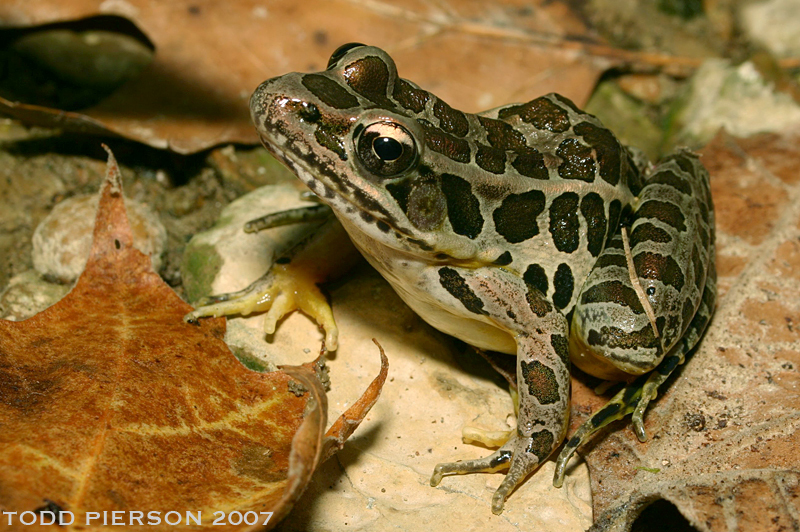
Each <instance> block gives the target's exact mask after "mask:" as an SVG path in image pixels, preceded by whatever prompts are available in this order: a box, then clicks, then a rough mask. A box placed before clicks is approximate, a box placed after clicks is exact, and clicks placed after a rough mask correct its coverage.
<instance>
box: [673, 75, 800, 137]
mask: <svg viewBox="0 0 800 532" xmlns="http://www.w3.org/2000/svg"><path fill="white" fill-rule="evenodd" d="M674 116H675V117H676V124H677V125H678V130H677V131H676V132H675V135H674V138H673V140H672V142H673V144H688V145H690V146H698V145H703V144H705V143H706V142H708V141H709V140H711V139H712V138H713V137H714V135H716V133H717V132H718V131H719V130H720V129H721V128H724V129H725V130H726V131H727V132H728V133H730V134H732V135H735V136H740V137H747V136H750V135H753V134H755V133H762V132H770V131H783V130H784V129H787V128H790V127H792V126H797V125H800V106H799V105H798V104H797V103H796V102H795V101H794V100H792V98H791V96H789V95H788V94H785V93H782V92H777V91H775V88H774V87H773V85H772V84H771V83H770V82H768V81H767V80H765V79H764V78H763V77H762V76H761V74H760V73H759V72H758V70H757V69H756V68H755V66H753V64H752V63H750V62H746V63H742V64H741V65H739V66H732V65H731V64H730V62H728V61H727V60H723V59H710V60H708V61H706V62H705V63H703V65H702V66H701V67H700V68H699V69H697V71H696V72H695V74H694V76H693V77H692V79H691V81H690V83H689V88H688V93H687V94H686V95H685V96H684V97H683V98H681V100H680V102H679V106H678V109H676V111H675V113H674Z"/></svg>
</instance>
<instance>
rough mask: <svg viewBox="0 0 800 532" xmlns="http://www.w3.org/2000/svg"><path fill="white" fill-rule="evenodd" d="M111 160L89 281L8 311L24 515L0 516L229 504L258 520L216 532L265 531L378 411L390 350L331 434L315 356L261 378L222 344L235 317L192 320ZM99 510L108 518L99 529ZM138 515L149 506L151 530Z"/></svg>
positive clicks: (8, 384) (4, 382)
mask: <svg viewBox="0 0 800 532" xmlns="http://www.w3.org/2000/svg"><path fill="white" fill-rule="evenodd" d="M109 156H110V157H109V168H108V175H107V179H106V183H105V186H104V187H103V191H102V196H101V202H100V207H99V210H98V214H97V221H96V225H95V231H94V244H93V247H92V253H91V257H90V259H89V262H88V263H87V265H86V269H85V271H84V273H83V274H82V275H81V277H80V278H79V280H78V282H77V284H76V285H75V287H74V288H73V289H72V291H71V292H70V293H69V294H68V295H67V296H66V297H65V298H64V299H62V300H61V301H60V302H58V303H57V304H56V305H54V306H52V307H50V308H48V309H47V310H45V311H43V312H41V313H39V314H37V315H35V316H33V317H31V318H29V319H27V320H24V321H21V322H12V321H7V320H0V510H1V511H3V512H17V514H16V515H15V516H14V515H10V514H0V517H1V518H2V521H0V522H2V523H3V530H9V531H15V530H26V531H29V530H38V529H39V528H40V527H38V526H24V525H23V524H22V523H23V522H30V521H31V519H32V518H34V514H33V513H29V514H26V518H25V520H24V521H23V522H21V521H20V518H21V517H22V513H23V512H36V511H37V510H39V511H41V510H42V509H45V510H50V511H56V512H57V511H59V510H62V511H69V512H72V514H73V516H74V524H73V525H72V526H67V527H64V528H63V529H64V530H77V529H86V528H89V529H91V530H106V529H108V530H111V529H117V528H118V527H114V526H113V525H112V514H111V512H112V511H118V512H121V513H120V514H117V515H118V516H120V519H121V522H122V523H124V524H125V525H126V526H125V530H165V529H167V528H169V529H170V530H173V529H175V528H176V527H169V526H167V525H166V524H164V523H165V519H166V514H167V512H178V513H177V514H172V518H171V519H172V521H173V522H174V521H175V520H176V519H178V517H176V516H180V521H181V523H183V524H184V525H185V524H187V517H186V516H187V512H191V514H192V515H194V516H197V515H201V522H202V526H201V527H199V528H200V529H204V528H205V527H212V521H213V520H214V518H215V517H218V516H219V515H220V514H216V515H215V514H214V512H225V514H224V515H225V516H226V518H225V519H223V520H222V521H221V522H222V523H233V524H236V523H237V521H238V520H239V516H240V515H243V516H246V517H247V519H246V523H247V525H252V526H247V525H245V524H241V525H239V526H233V525H229V526H222V527H219V526H214V527H212V529H213V530H260V529H264V528H265V527H264V526H262V524H263V523H264V522H265V521H266V520H267V519H266V518H267V516H268V514H265V513H262V512H271V513H273V514H274V515H272V518H271V519H270V520H269V526H268V527H267V528H270V527H271V526H273V525H274V524H276V523H277V522H278V520H279V519H280V518H281V517H283V516H285V514H286V513H287V512H288V511H289V509H290V508H291V506H292V504H293V503H294V501H296V499H297V498H298V497H299V496H300V494H301V493H302V491H303V489H304V488H305V486H306V484H307V483H308V481H309V478H310V476H311V473H312V472H313V471H314V468H315V467H316V465H317V464H318V463H319V462H320V460H322V459H324V458H325V457H327V456H329V455H330V454H331V453H332V452H333V451H334V450H335V449H336V448H338V447H341V444H342V443H343V441H344V440H345V439H347V437H348V436H349V435H350V434H351V433H352V431H353V430H354V429H355V427H356V426H357V425H358V423H359V422H360V421H361V420H362V419H363V418H364V416H365V415H366V412H367V411H368V410H369V408H370V407H371V406H372V404H374V402H375V400H376V399H377V397H378V394H379V392H380V388H381V386H382V384H383V381H384V380H385V378H386V369H387V368H386V359H385V356H383V354H382V352H381V356H382V362H383V363H382V368H381V372H380V375H379V376H378V377H377V378H376V379H375V380H374V381H373V383H372V384H371V385H370V387H369V389H368V390H367V392H366V393H365V394H364V396H363V397H362V399H361V400H359V401H358V402H356V404H355V405H354V406H353V407H352V408H351V409H350V410H348V411H347V412H346V413H345V414H344V415H343V416H342V418H340V420H339V421H338V422H337V423H336V424H334V427H332V428H331V430H330V431H328V433H327V434H326V433H325V432H324V430H325V425H326V408H327V405H326V398H325V394H324V391H323V389H322V386H321V384H320V382H319V380H318V379H317V377H316V375H315V372H314V369H313V367H312V365H309V366H300V367H286V368H283V371H278V372H273V373H266V374H263V373H257V372H253V371H250V370H248V369H246V368H245V367H244V366H243V365H242V364H240V363H239V362H238V361H237V360H236V359H235V357H234V356H233V355H232V354H231V352H230V350H229V349H228V348H227V346H226V345H225V344H224V342H223V341H222V337H223V335H224V332H225V321H224V320H223V319H211V320H203V321H202V323H201V325H199V326H196V325H190V324H186V323H184V322H183V319H182V318H183V316H184V315H185V314H186V313H187V312H188V311H190V310H191V307H190V306H189V305H188V304H186V303H185V302H183V301H182V300H181V299H180V298H178V296H177V295H176V294H175V293H174V292H173V291H172V289H171V288H169V287H168V286H167V285H166V284H165V283H164V282H163V281H162V280H161V279H160V277H159V276H158V275H157V274H156V273H154V272H153V271H152V269H151V266H150V259H149V257H147V256H145V255H143V254H142V253H140V252H139V251H137V250H136V249H135V248H133V247H132V238H131V232H130V227H129V225H128V221H127V217H126V214H125V207H124V204H123V201H122V189H121V182H120V177H119V170H118V168H117V165H116V162H115V161H114V158H113V156H111V153H110V152H109ZM105 511H107V512H109V513H108V514H107V523H108V525H109V526H108V527H106V526H103V525H104V519H103V512H105ZM151 511H153V512H161V514H160V518H161V520H162V521H161V525H160V526H148V525H147V523H148V520H149V519H148V512H151ZM87 512H99V517H98V519H95V520H93V521H92V522H91V523H92V526H89V527H86V526H85V524H86V522H87V521H86V519H87V516H88V515H90V514H87ZM131 512H143V514H144V515H143V516H142V515H141V514H139V515H140V517H142V521H141V523H142V526H137V525H138V523H137V522H136V521H133V522H131V521H130V519H131V517H133V516H135V515H136V514H133V513H131ZM231 512H240V513H239V514H236V513H234V514H231ZM248 512H250V513H248ZM198 513H199V514H198ZM231 517H232V520H229V518H231ZM69 520H70V518H69V517H68V516H67V515H66V514H65V521H67V522H68V521H69ZM189 522H193V521H189ZM253 523H256V524H253ZM41 528H44V527H41ZM177 528H178V529H188V527H186V526H179V527H177ZM49 529H50V528H48V530H49ZM191 529H192V530H197V529H198V527H192V528H191Z"/></svg>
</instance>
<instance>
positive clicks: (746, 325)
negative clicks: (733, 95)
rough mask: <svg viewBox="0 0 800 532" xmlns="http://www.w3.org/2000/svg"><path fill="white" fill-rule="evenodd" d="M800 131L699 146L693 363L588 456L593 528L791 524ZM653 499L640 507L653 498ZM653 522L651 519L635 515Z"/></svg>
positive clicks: (799, 333)
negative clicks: (712, 222) (697, 324)
mask: <svg viewBox="0 0 800 532" xmlns="http://www.w3.org/2000/svg"><path fill="white" fill-rule="evenodd" d="M798 146H800V132H794V133H792V134H787V135H784V136H778V135H760V136H758V137H754V138H751V139H735V138H732V137H730V136H728V135H726V134H724V133H722V134H720V135H719V136H718V137H717V138H716V139H715V140H714V141H713V142H712V143H711V144H710V145H709V146H708V147H706V148H705V149H704V150H703V163H704V164H705V165H706V166H707V167H708V168H709V170H710V171H711V174H712V176H711V186H712V191H713V195H714V201H715V206H716V214H717V229H718V236H717V249H718V251H717V256H718V272H719V274H720V282H719V286H720V298H719V300H718V308H717V312H716V315H715V317H714V319H713V321H712V323H711V326H710V328H709V330H708V332H707V334H706V336H705V338H704V339H703V341H702V343H701V345H700V347H699V349H698V350H697V352H696V354H695V355H694V357H693V358H692V359H691V360H690V361H689V362H688V363H687V364H686V366H685V367H684V368H683V369H682V371H681V372H680V373H679V375H678V376H677V378H675V379H674V380H673V382H672V384H671V385H670V386H669V387H668V388H667V390H666V392H665V394H664V396H663V397H662V398H660V399H659V400H658V401H657V402H656V403H655V404H654V407H653V408H652V409H651V410H650V411H649V412H648V413H647V415H646V427H647V430H648V435H649V439H648V441H647V442H646V443H639V442H638V440H637V439H636V437H635V436H634V435H633V433H632V431H631V430H629V429H627V428H625V427H624V425H622V424H617V425H615V426H613V427H612V430H611V431H609V433H608V434H607V436H605V437H604V438H603V439H602V440H601V441H599V442H598V443H597V444H596V445H594V446H593V447H592V448H590V449H589V450H588V454H587V455H586V461H587V462H588V464H589V467H590V471H591V477H592V487H593V505H594V514H595V521H596V523H595V525H594V527H593V528H592V530H597V531H601V530H602V531H606V530H608V531H611V530H613V531H622V530H630V528H631V525H632V523H633V522H634V520H636V518H637V517H638V516H639V515H640V513H641V512H642V511H643V510H644V512H645V515H643V516H642V519H643V520H644V523H640V525H641V526H644V529H648V525H647V523H648V521H647V519H650V518H654V519H655V520H657V521H660V522H661V523H662V524H663V522H664V520H665V519H669V515H670V514H672V515H674V513H675V512H674V508H670V504H671V505H674V507H675V508H677V510H678V511H679V512H680V514H682V515H683V516H684V518H685V519H686V520H688V522H689V523H690V524H691V525H692V526H694V527H695V528H696V529H698V530H701V531H713V532H716V531H727V530H747V531H748V532H758V531H767V530H770V531H771V530H796V529H797V528H798V527H800V517H799V516H800V453H798V449H800V430H798V429H800V414H798V412H800V378H799V377H798V372H797V368H798V367H800V328H798V327H797V324H799V323H800V273H798V272H800V185H798V180H797V175H796V169H797V167H798V166H799V165H800V149H799V148H798ZM662 499H663V500H666V501H669V504H667V503H658V504H656V505H654V506H653V507H651V508H652V509H653V510H652V511H651V510H650V509H645V508H646V507H647V506H649V505H650V504H651V503H653V502H654V501H659V500H662ZM647 514H652V515H647Z"/></svg>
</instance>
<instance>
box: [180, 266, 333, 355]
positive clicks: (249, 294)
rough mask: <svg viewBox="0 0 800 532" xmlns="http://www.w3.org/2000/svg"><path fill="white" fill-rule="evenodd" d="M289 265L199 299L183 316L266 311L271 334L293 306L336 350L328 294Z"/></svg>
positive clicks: (267, 328)
mask: <svg viewBox="0 0 800 532" xmlns="http://www.w3.org/2000/svg"><path fill="white" fill-rule="evenodd" d="M287 266H289V265H278V264H276V265H274V266H273V267H272V268H271V269H270V271H269V272H267V274H266V275H264V276H263V277H261V278H260V279H258V280H257V281H256V282H254V283H253V284H251V285H250V286H249V287H247V288H245V289H244V290H240V291H238V292H232V293H230V294H222V295H218V296H211V297H207V298H204V299H202V300H201V301H200V302H199V305H200V306H199V307H198V308H196V309H195V310H194V311H193V312H190V313H189V314H187V315H186V316H185V317H184V320H185V321H188V322H191V321H195V320H197V319H198V318H204V317H217V316H231V315H235V314H241V315H242V316H247V315H248V314H251V313H253V312H263V311H266V315H265V316H264V332H266V333H267V334H272V333H274V332H275V327H276V326H277V324H278V321H279V320H280V319H281V318H283V317H284V316H285V315H286V314H288V313H290V312H292V311H293V310H301V311H302V312H304V313H305V314H307V315H309V316H310V317H311V318H312V319H313V320H314V321H316V322H317V323H318V324H319V325H320V326H321V327H322V328H323V329H324V330H325V347H326V348H327V349H328V350H329V351H335V350H336V349H337V347H338V344H339V330H338V328H337V327H336V322H335V321H334V319H333V311H332V310H331V306H330V304H329V303H328V300H327V298H326V297H325V295H324V294H323V293H322V291H321V290H320V289H319V286H317V284H316V282H315V280H314V279H312V278H311V277H309V276H303V275H298V272H297V271H295V270H292V271H288V268H287Z"/></svg>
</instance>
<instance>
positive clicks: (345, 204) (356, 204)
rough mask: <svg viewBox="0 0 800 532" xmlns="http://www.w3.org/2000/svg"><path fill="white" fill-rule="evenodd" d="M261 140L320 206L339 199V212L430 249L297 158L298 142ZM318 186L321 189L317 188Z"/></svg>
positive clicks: (371, 203)
mask: <svg viewBox="0 0 800 532" xmlns="http://www.w3.org/2000/svg"><path fill="white" fill-rule="evenodd" d="M264 137H265V135H262V138H261V142H262V144H263V145H264V147H265V148H266V149H267V151H269V152H270V153H271V154H272V155H273V156H275V158H276V159H278V160H279V161H281V162H282V163H283V164H284V165H285V166H286V167H287V168H288V169H289V170H291V171H292V173H294V174H295V175H296V176H297V178H298V179H300V180H301V181H302V182H303V183H305V184H306V186H308V188H309V189H310V190H311V192H313V193H314V194H316V195H317V197H319V198H320V201H322V202H323V203H326V204H328V205H331V207H334V205H335V204H336V203H337V200H338V202H340V203H339V205H338V210H339V211H343V212H347V211H348V210H352V209H354V210H355V211H357V212H359V213H362V214H361V215H360V216H361V219H362V220H363V221H364V222H371V223H374V224H375V225H376V226H377V227H378V229H379V230H380V231H381V232H382V233H389V232H394V233H395V234H396V235H398V236H399V240H405V241H407V242H408V243H409V244H412V245H413V246H414V247H415V248H418V249H423V250H432V249H433V246H431V245H430V244H428V243H427V242H425V241H423V240H420V239H419V238H415V237H414V236H413V234H412V233H411V231H409V230H408V229H405V228H403V227H401V226H400V225H399V224H398V223H397V219H396V217H395V216H393V215H392V214H391V213H390V212H389V211H388V210H387V209H386V208H385V207H384V206H383V205H381V204H380V203H378V201H377V200H375V199H373V198H371V197H369V196H368V195H367V194H365V193H364V192H362V191H360V190H358V189H357V188H355V187H353V186H352V185H349V184H347V183H346V182H344V181H342V180H340V179H338V178H331V175H330V174H331V172H330V171H329V170H327V169H326V168H324V167H323V166H322V165H319V164H317V163H315V162H312V161H309V160H308V159H307V158H305V157H303V156H302V155H299V154H298V152H300V151H302V150H298V149H296V148H294V145H296V144H297V143H298V141H292V140H290V139H285V140H284V141H283V142H279V140H282V139H274V138H271V136H270V137H268V138H264ZM301 145H302V146H303V147H304V148H306V150H307V151H309V153H311V152H312V150H311V149H310V147H309V146H308V145H307V144H301ZM273 147H277V148H273ZM320 176H321V177H320ZM320 187H322V188H321V189H320ZM334 188H340V189H341V188H347V189H348V190H349V192H348V193H342V194H336V193H335V192H334ZM336 210H337V209H336V208H334V211H336ZM351 212H352V211H351ZM375 212H377V213H380V215H381V216H380V217H376V216H375V215H374V214H373V213H375ZM392 247H394V248H395V249H397V250H398V251H405V250H404V249H403V247H402V246H392Z"/></svg>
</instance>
